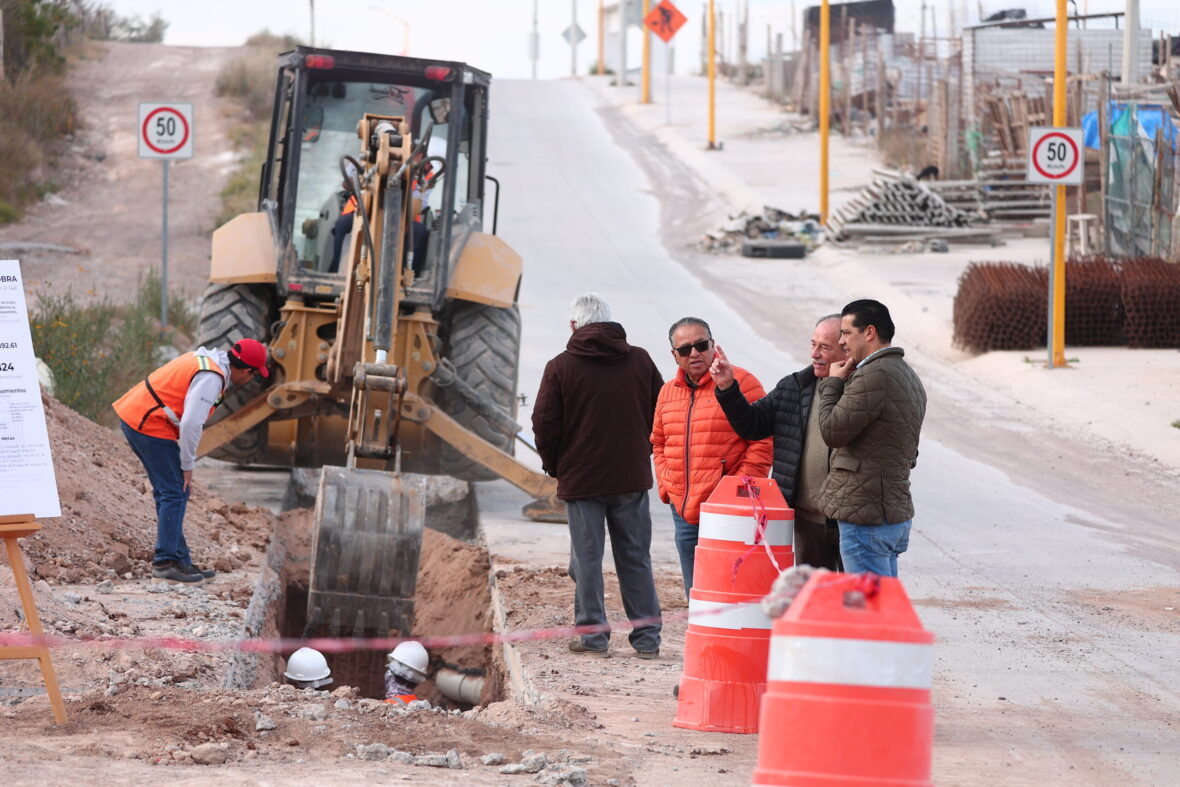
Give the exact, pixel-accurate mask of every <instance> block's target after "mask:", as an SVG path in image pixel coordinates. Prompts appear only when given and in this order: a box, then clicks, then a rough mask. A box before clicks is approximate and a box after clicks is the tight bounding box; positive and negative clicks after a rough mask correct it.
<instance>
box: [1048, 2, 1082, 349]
mask: <svg viewBox="0 0 1180 787" xmlns="http://www.w3.org/2000/svg"><path fill="white" fill-rule="evenodd" d="M1065 4H1066V0H1057V20H1056V27H1057V29H1056V31H1055V32H1056V43H1057V48H1056V52H1055V57H1054V60H1053V126H1054V128H1064V127H1065V78H1066V77H1065V54H1066V38H1067V36H1068V35H1069V14H1068V12H1067V10H1066V7H1065ZM1083 153H1084V152H1083ZM1081 165H1082V162H1080V161H1079V162H1078V166H1081ZM1053 190H1054V194H1053V256H1052V260H1053V263H1052V264H1053V267H1052V270H1051V274H1050V275H1051V277H1052V280H1053V286H1052V287H1051V288H1050V292H1051V293H1052V300H1051V301H1050V304H1049V314H1050V315H1051V317H1050V320H1051V323H1050V330H1049V339H1050V342H1049V368H1050V369H1053V368H1055V367H1058V366H1065V256H1064V251H1065V186H1062V185H1058V186H1054V188H1053Z"/></svg>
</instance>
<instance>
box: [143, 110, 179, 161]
mask: <svg viewBox="0 0 1180 787" xmlns="http://www.w3.org/2000/svg"><path fill="white" fill-rule="evenodd" d="M136 136H138V137H139V157H140V158H160V159H182V158H192V157H193V105H192V104H178V103H171V104H140V105H139V127H138V132H137V134H136Z"/></svg>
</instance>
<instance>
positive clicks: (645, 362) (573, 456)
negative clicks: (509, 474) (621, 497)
mask: <svg viewBox="0 0 1180 787" xmlns="http://www.w3.org/2000/svg"><path fill="white" fill-rule="evenodd" d="M663 384H664V381H663V379H662V378H661V377H660V372H659V370H658V369H656V365H655V364H654V363H652V360H651V357H650V356H649V355H648V354H647V351H646V350H644V349H643V348H642V347H632V346H631V345H630V344H628V343H627V332H626V331H624V330H623V326H621V325H619V324H618V323H615V322H593V323H590V324H589V325H584V326H582V327H581V328H579V329H578V330H576V331H574V333H573V335H572V336H570V340H569V343H568V344H567V345H566V349H565V352H563V353H561V354H560V355H558V356H557V357H556V358H554V359H553V360H551V361H550V362H549V363H548V364H547V365H546V366H545V373H544V374H543V375H542V376H541V387H540V390H538V391H537V400H536V403H535V405H534V406H533V436H534V437H535V438H536V441H537V453H539V454H540V455H541V466H542V467H543V468H544V470H545V472H546V473H548V474H549V475H551V476H554V477H555V478H556V479H557V496H558V497H559V498H561V499H562V500H579V499H583V498H587V497H600V496H602V495H613V494H621V493H624V492H638V491H640V490H644V489H650V488H651V483H652V476H651V441H650V440H649V436H650V435H651V427H652V421H653V418H654V415H655V409H656V399H657V398H658V397H659V395H660V388H661V387H662V386H663Z"/></svg>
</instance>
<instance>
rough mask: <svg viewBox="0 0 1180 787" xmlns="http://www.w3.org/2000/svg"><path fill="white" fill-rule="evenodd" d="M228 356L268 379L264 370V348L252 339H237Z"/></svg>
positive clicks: (267, 372) (268, 375) (268, 373)
mask: <svg viewBox="0 0 1180 787" xmlns="http://www.w3.org/2000/svg"><path fill="white" fill-rule="evenodd" d="M229 354H230V355H232V356H233V357H235V358H237V359H238V360H239V361H241V362H242V363H244V364H246V365H247V366H249V367H250V368H251V369H253V370H254V371H256V372H258V373H259V374H260V375H262V376H263V377H270V371H269V370H268V369H267V368H266V347H265V345H263V344H262V343H261V342H257V341H255V340H253V339H239V340H238V341H236V342H234V346H233V349H231V350H230V351H229Z"/></svg>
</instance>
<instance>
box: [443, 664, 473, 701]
mask: <svg viewBox="0 0 1180 787" xmlns="http://www.w3.org/2000/svg"><path fill="white" fill-rule="evenodd" d="M483 680H484V679H483V676H482V675H465V674H463V673H462V672H459V671H458V670H453V669H449V668H446V667H444V668H443V669H440V670H439V671H438V672H436V673H434V685H436V686H438V690H439V691H441V692H442V695H443V696H444V697H446V698H447V699H449V700H451V701H452V702H463V703H466V704H468V705H478V704H479V698H480V697H481V696H482V695H483Z"/></svg>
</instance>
